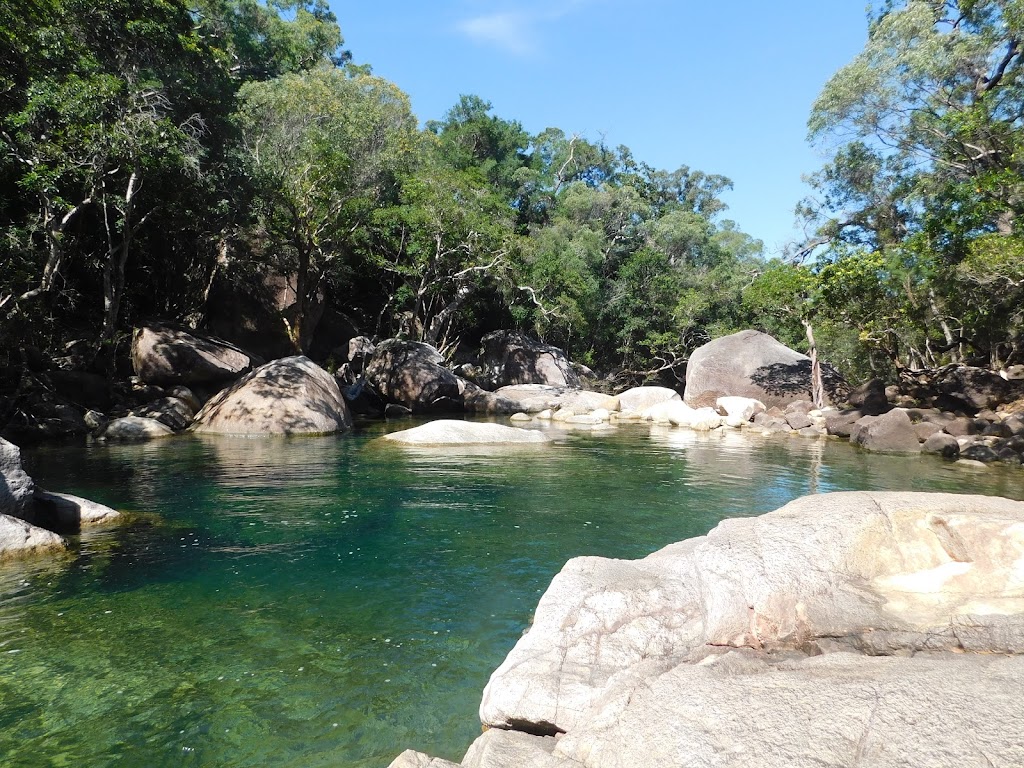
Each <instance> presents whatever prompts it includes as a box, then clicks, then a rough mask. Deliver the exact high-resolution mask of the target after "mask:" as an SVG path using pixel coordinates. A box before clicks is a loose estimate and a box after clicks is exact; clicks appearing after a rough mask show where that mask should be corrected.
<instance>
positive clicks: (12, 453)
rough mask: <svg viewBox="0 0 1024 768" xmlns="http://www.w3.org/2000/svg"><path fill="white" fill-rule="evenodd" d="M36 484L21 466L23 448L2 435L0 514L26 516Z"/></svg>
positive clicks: (0, 453)
mask: <svg viewBox="0 0 1024 768" xmlns="http://www.w3.org/2000/svg"><path fill="white" fill-rule="evenodd" d="M33 489H34V485H33V483H32V478H31V477H29V476H28V474H27V473H26V472H25V470H23V469H22V468H21V449H20V448H19V447H18V446H16V445H15V444H14V443H9V442H7V441H6V440H4V439H3V438H2V437H0V515H10V516H12V517H25V515H26V514H28V512H29V511H30V509H31V505H32V492H33Z"/></svg>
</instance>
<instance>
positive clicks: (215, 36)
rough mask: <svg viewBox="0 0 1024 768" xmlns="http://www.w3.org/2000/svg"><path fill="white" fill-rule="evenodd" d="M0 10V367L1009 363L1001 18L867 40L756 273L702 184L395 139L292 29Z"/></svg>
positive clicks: (642, 372) (476, 99)
mask: <svg viewBox="0 0 1024 768" xmlns="http://www.w3.org/2000/svg"><path fill="white" fill-rule="evenodd" d="M3 7H4V14H3V21H2V22H0V78H2V80H0V92H2V96H0V98H2V102H0V148H2V152H0V173H2V177H0V178H2V181H0V216H2V218H3V222H4V237H3V238H2V240H0V329H2V336H3V341H2V344H0V346H2V347H3V348H4V349H3V354H4V355H5V356H6V359H7V361H8V362H10V363H11V364H12V365H16V364H17V363H18V361H19V360H21V359H22V358H23V356H24V350H25V349H26V348H28V347H31V348H33V349H36V350H41V351H44V352H45V353H46V354H48V355H50V356H57V355H60V354H61V353H62V351H64V350H65V349H66V348H67V347H68V345H69V344H70V343H72V342H73V343H74V344H75V345H76V349H79V350H81V349H86V350H88V353H87V354H86V356H85V357H86V359H87V364H88V365H89V366H90V367H92V368H93V369H95V370H97V371H104V372H111V371H113V370H114V369H115V368H116V367H117V365H118V362H119V361H120V360H123V359H125V357H126V353H127V347H128V340H129V339H130V332H131V328H132V327H133V326H134V325H137V324H139V323H142V322H149V321H154V320H168V321H177V322H183V323H187V324H189V325H191V326H193V327H197V328H201V329H202V328H205V329H208V330H212V331H214V332H220V333H225V331H226V330H227V331H230V330H231V329H232V328H231V327H230V323H229V322H228V321H229V320H230V317H228V316H231V317H235V318H236V319H237V317H238V316H243V315H245V316H248V315H249V314H254V313H256V310H255V309H253V304H254V303H255V304H259V305H260V307H259V309H260V311H264V313H265V314H266V317H265V318H264V320H263V321H262V322H264V323H269V326H266V327H263V328H261V329H260V330H261V334H260V338H261V339H262V340H263V341H264V342H267V343H271V342H272V343H273V345H276V346H274V349H276V350H279V353H281V354H284V353H286V352H287V351H290V350H295V351H301V352H305V353H309V354H312V355H313V356H314V357H317V358H318V359H321V360H324V359H327V358H328V357H329V356H330V354H331V352H332V350H333V348H334V347H336V346H337V345H338V344H340V343H341V342H343V341H344V340H345V338H347V335H355V334H365V335H370V336H377V337H390V336H396V335H397V336H403V337H405V338H410V339H415V340H421V341H426V342H428V343H430V344H433V345H435V346H436V347H438V349H440V350H441V351H442V352H443V353H444V354H446V355H448V356H453V355H456V354H457V353H458V350H459V349H460V347H464V346H466V345H474V344H476V343H477V341H478V340H479V338H480V337H481V335H483V334H484V333H486V332H488V331H490V330H495V329H499V328H503V329H515V330H521V331H525V332H527V333H530V334H531V335H534V336H536V337H538V338H539V339H541V340H543V341H546V342H549V343H552V344H556V345H558V346H561V347H563V348H564V349H566V351H567V352H568V353H569V354H570V356H571V357H573V358H574V359H576V360H579V361H581V362H584V363H586V364H588V365H590V366H592V367H594V368H595V369H597V370H599V371H602V372H612V371H614V372H616V373H618V374H619V375H621V376H623V377H625V378H627V379H630V380H635V381H638V382H639V381H644V380H647V379H651V378H654V377H658V376H667V378H668V380H671V378H672V376H675V377H677V378H678V377H679V376H680V375H681V372H682V370H683V365H684V363H685V360H686V359H687V357H688V356H689V354H690V352H692V350H693V349H695V348H696V347H697V346H699V345H701V344H703V343H705V342H706V341H708V340H709V339H711V338H712V337H715V336H719V335H722V334H725V333H730V332H733V331H736V330H739V329H742V328H758V329H760V330H764V331H767V332H769V333H772V334H773V335H775V336H776V337H778V338H779V339H780V340H782V341H783V342H784V343H786V344H788V345H790V346H793V347H794V348H797V349H805V348H806V347H807V344H808V342H807V339H808V338H814V336H812V329H813V332H814V333H815V334H816V337H817V343H818V347H819V349H820V350H821V352H822V354H823V355H824V356H825V357H826V358H827V359H829V360H830V361H831V362H833V364H835V365H837V366H838V367H840V368H841V369H842V370H844V372H846V373H847V374H848V375H850V376H851V377H853V378H859V377H866V376H868V375H871V374H872V373H873V372H880V373H885V372H891V371H892V370H893V369H895V368H901V367H916V366H932V365H939V364H942V363H945V362H951V361H952V362H957V361H974V362H978V361H983V362H984V363H985V364H991V365H993V366H998V365H1003V364H1006V363H1008V362H1011V361H1019V360H1020V357H1021V355H1022V354H1024V348H1022V344H1021V339H1020V335H1019V328H1020V324H1021V317H1020V312H1021V309H1020V307H1021V306H1024V301H1022V299H1024V296H1022V292H1024V260H1022V258H1021V257H1022V255H1024V240H1022V239H1021V232H1020V225H1019V223H1018V222H1019V220H1020V216H1019V213H1020V210H1021V207H1022V206H1024V194H1022V193H1024V184H1022V181H1021V157H1022V155H1021V152H1022V147H1021V146H1020V141H1021V125H1020V121H1021V119H1022V110H1021V105H1022V96H1024V93H1022V89H1024V84H1022V82H1021V78H1020V57H1021V52H1020V34H1021V31H1022V27H1024V2H1020V1H1019V0H973V1H972V2H967V1H966V0H962V1H961V2H938V1H936V0H906V1H905V2H888V3H886V4H885V5H884V6H883V7H882V8H881V9H879V10H877V11H875V12H872V13H871V14H870V17H869V19H868V23H869V30H870V34H869V39H868V43H867V45H866V46H865V48H864V50H863V51H862V52H861V54H859V55H858V56H857V57H856V58H855V59H854V60H853V61H852V62H850V63H849V64H848V65H847V66H846V67H844V68H843V69H842V70H840V71H839V72H837V73H836V74H835V75H834V76H833V77H832V78H831V80H829V82H828V83H827V84H826V86H825V88H824V90H823V91H822V93H821V96H820V97H819V99H818V101H817V103H816V104H815V105H814V109H813V112H812V114H811V116H810V120H809V131H810V138H811V140H812V141H814V142H816V143H817V144H818V145H819V146H821V147H823V148H826V149H827V150H828V151H829V160H828V162H827V164H826V165H825V166H824V167H823V168H822V169H820V170H819V171H817V172H816V173H815V174H813V175H812V176H811V177H810V182H811V186H812V189H813V194H812V195H811V196H810V197H809V198H808V199H807V200H805V201H803V202H801V203H800V205H799V206H798V211H797V212H798V215H799V217H800V218H801V220H802V221H804V223H805V224H806V227H807V232H808V236H807V239H806V240H805V241H804V242H802V243H795V244H793V248H792V252H791V253H790V254H789V255H788V258H784V259H773V260H766V259H765V254H764V253H763V247H762V244H761V242H760V241H759V240H757V239H755V238H754V237H752V236H751V235H749V234H747V233H745V232H743V231H741V230H740V228H739V227H738V226H737V225H736V224H735V223H734V222H732V221H731V220H729V219H728V217H727V208H726V205H725V204H724V202H723V201H722V195H723V194H724V193H725V192H727V191H728V190H729V189H730V188H731V185H732V183H731V181H730V180H729V179H727V178H725V177H723V176H720V175H716V174H714V173H710V172H705V171H701V170H697V169H694V168H690V167H688V166H685V165H683V166H681V167H679V168H676V169H671V170H666V169H659V168H654V167H652V166H650V165H648V164H646V163H645V162H643V161H642V160H641V159H639V158H636V157H635V156H634V155H633V153H632V152H631V151H630V149H629V148H628V147H625V146H614V147H613V146H608V145H606V144H605V143H604V142H603V141H592V140H589V139H587V138H585V137H584V136H581V135H577V134H573V133H569V132H567V131H565V130H563V129H561V128H557V127H549V128H546V129H545V130H543V131H541V132H539V133H537V134H531V133H530V132H529V131H527V130H525V129H524V128H523V126H522V125H521V124H520V123H519V122H518V121H516V120H515V119H511V118H506V117H500V116H498V115H496V114H494V111H493V109H492V107H491V104H490V103H489V102H488V101H486V99H485V98H483V97H482V96H478V95H465V96H463V97H461V99H460V100H459V102H458V103H457V104H455V105H453V106H452V107H451V109H449V110H448V112H447V113H446V114H445V115H443V116H442V117H441V118H440V119H438V120H433V121H429V122H427V123H425V124H420V123H419V121H418V120H417V118H416V116H415V115H414V114H413V111H412V106H411V104H410V100H409V98H408V96H407V95H406V94H405V93H404V92H403V91H402V90H401V88H400V85H398V84H395V83H391V82H389V81H387V80H386V79H384V78H380V77H378V76H376V75H374V74H373V71H372V68H371V67H370V66H368V65H365V64H359V63H356V62H355V61H354V59H353V57H352V56H351V55H350V54H349V53H348V52H347V51H346V50H345V49H344V48H343V45H344V41H343V38H342V34H341V27H340V26H339V23H338V20H337V19H336V18H335V16H334V14H333V13H331V11H330V10H329V8H328V7H327V5H326V3H325V2H324V0H312V1H309V0H267V1H266V2H264V1H263V0H130V1H129V0H110V2H104V3H93V2H87V1H86V0H33V2H24V0H3ZM679 151H680V153H681V154H682V155H685V152H686V148H685V147H680V148H679ZM226 308H230V309H229V310H226ZM257 314H258V313H257ZM226 317H227V319H226ZM267 317H268V318H269V320H268V319H266V318H267ZM268 328H269V331H268V330H267V329H268ZM235 330H237V328H236V329H235ZM268 340H269V341H268Z"/></svg>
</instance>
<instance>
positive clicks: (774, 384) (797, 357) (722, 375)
mask: <svg viewBox="0 0 1024 768" xmlns="http://www.w3.org/2000/svg"><path fill="white" fill-rule="evenodd" d="M822 377H823V383H824V386H825V399H826V400H827V401H829V402H832V403H834V402H840V401H842V400H845V399H846V393H847V390H848V388H847V386H846V383H845V382H844V381H843V380H842V377H840V376H839V374H838V373H836V372H835V371H834V370H832V369H831V368H830V367H829V366H827V365H822ZM720 397H749V398H752V399H754V400H760V401H761V402H762V403H764V405H765V406H766V407H768V408H771V407H772V406H785V405H786V404H787V403H790V402H793V401H796V400H809V399H811V359H810V358H809V357H807V355H802V354H800V353H799V352H797V351H795V350H792V349H790V348H789V347H787V346H786V345H785V344H783V343H782V342H780V341H778V340H776V339H775V338H773V337H771V336H769V335H768V334H766V333H761V332H760V331H740V332H739V333H733V334H731V335H729V336H722V337H721V338H718V339H714V340H713V341H709V342H708V343H707V344H705V345H704V346H702V347H698V348H697V349H695V350H694V352H693V354H692V355H690V359H689V361H688V362H687V365H686V390H685V392H684V393H683V400H684V401H685V402H686V404H687V405H689V406H692V407H694V408H700V407H712V406H714V405H715V401H716V400H717V399H718V398H720Z"/></svg>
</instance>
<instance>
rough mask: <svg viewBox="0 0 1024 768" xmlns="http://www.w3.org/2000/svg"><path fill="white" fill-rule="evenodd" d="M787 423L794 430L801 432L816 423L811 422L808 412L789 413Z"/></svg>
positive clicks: (787, 413)
mask: <svg viewBox="0 0 1024 768" xmlns="http://www.w3.org/2000/svg"><path fill="white" fill-rule="evenodd" d="M786 423H787V424H789V426H790V427H791V428H792V429H795V430H801V429H804V428H805V427H810V426H811V425H812V424H813V423H814V422H813V421H811V419H810V417H809V416H808V415H807V412H806V411H787V412H786Z"/></svg>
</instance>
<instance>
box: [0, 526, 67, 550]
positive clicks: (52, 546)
mask: <svg viewBox="0 0 1024 768" xmlns="http://www.w3.org/2000/svg"><path fill="white" fill-rule="evenodd" d="M66 548H67V544H66V543H65V541H64V539H62V538H61V537H60V536H58V535H57V534H56V533H53V532H52V531H48V530H46V529H45V528H40V527H38V526H35V525H32V524H31V523H28V522H26V521H24V520H21V519H20V518H17V517H11V516H10V515H0V560H4V559H7V558H13V557H21V556H25V555H34V554H42V553H46V552H59V551H61V550H64V549H66Z"/></svg>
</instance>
